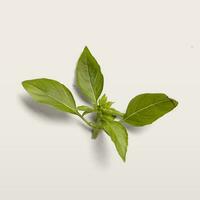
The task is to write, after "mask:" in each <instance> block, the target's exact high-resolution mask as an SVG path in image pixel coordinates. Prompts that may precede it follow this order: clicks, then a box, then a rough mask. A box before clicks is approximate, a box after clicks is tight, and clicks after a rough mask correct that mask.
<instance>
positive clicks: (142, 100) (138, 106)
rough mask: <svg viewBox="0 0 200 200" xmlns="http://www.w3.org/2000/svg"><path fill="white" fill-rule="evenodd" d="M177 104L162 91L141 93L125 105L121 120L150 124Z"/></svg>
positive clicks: (134, 123) (138, 124) (133, 123)
mask: <svg viewBox="0 0 200 200" xmlns="http://www.w3.org/2000/svg"><path fill="white" fill-rule="evenodd" d="M177 105H178V102H177V101H176V100H174V99H170V98H169V97H168V96H167V95H165V94H162V93H152V94H151V93H147V94H141V95H138V96H136V97H135V98H133V99H132V100H131V101H130V102H129V104H128V107H127V110H126V113H125V115H124V117H123V120H124V121H125V122H127V123H128V124H131V125H134V126H144V125H147V124H151V123H152V122H154V121H155V120H157V119H158V118H160V117H162V116H163V115H165V114H166V113H168V112H169V111H171V110H173V109H174V108H175V107H176V106H177Z"/></svg>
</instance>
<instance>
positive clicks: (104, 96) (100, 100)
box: [99, 94, 107, 106]
mask: <svg viewBox="0 0 200 200" xmlns="http://www.w3.org/2000/svg"><path fill="white" fill-rule="evenodd" d="M106 102H107V96H106V95H105V94H104V95H103V96H102V97H101V98H100V99H99V105H100V106H102V105H104V104H106Z"/></svg>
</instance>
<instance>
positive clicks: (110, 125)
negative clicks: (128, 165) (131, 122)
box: [103, 121, 128, 161]
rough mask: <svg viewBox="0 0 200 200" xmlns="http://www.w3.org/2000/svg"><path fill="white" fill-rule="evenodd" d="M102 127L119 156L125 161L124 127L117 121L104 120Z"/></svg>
mask: <svg viewBox="0 0 200 200" xmlns="http://www.w3.org/2000/svg"><path fill="white" fill-rule="evenodd" d="M103 128H104V130H105V132H106V133H107V134H108V135H109V136H110V137H111V139H112V141H113V142H114V144H115V147H116V149H117V152H118V153H119V155H120V157H121V158H122V159H123V161H125V160H126V152H127V146H128V134H127V131H126V128H125V127H124V126H123V125H122V124H121V123H119V122H117V121H104V123H103Z"/></svg>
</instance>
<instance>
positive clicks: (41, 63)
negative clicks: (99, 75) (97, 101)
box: [0, 0, 200, 200]
mask: <svg viewBox="0 0 200 200" xmlns="http://www.w3.org/2000/svg"><path fill="white" fill-rule="evenodd" d="M199 8H200V3H199V1H198V0H196V1H195V0H168V1H165V0H151V1H149V0H140V1H136V0H130V1H128V0H123V1H122V0H101V1H96V0H91V1H89V0H84V1H83V0H79V1H77V0H73V1H69V0H63V1H61V0H34V1H31V0H0V89H1V94H0V95H1V96H0V97H1V100H0V199H2V200H13V199H14V200H64V199H65V200H66V199H70V200H78V199H85V200H94V199H95V200H102V199H109V200H110V199H115V200H121V199H125V200H133V199H137V200H146V199H148V200H160V199H162V200H165V199H166V200H169V199H175V200H176V199H181V200H188V199H192V200H199V199H200V182H199V180H200V170H199V168H200V156H199V155H200V123H199V119H200V117H199V113H200V103H199V102H200V93H199V91H200V78H199V75H200V12H199ZM85 45H87V46H88V47H89V48H90V50H91V51H92V53H93V54H94V55H95V57H96V58H97V59H98V61H99V63H100V64H101V67H102V72H103V74H104V77H105V89H104V92H105V93H106V94H107V95H108V97H109V98H110V99H111V100H112V101H115V102H116V104H115V106H116V107H117V108H118V109H121V110H122V111H124V110H125V108H126V105H127V103H128V102H129V100H130V99H131V98H132V97H133V96H135V95H137V94H139V93H143V92H165V93H167V94H168V95H169V96H171V97H174V98H175V99H177V100H178V101H179V106H178V108H177V109H176V110H174V112H171V113H170V114H168V115H166V116H165V117H163V118H162V119H160V120H159V121H157V122H156V123H155V124H153V125H151V126H148V127H144V128H137V129H136V128H129V147H128V154H127V162H126V163H125V164H124V163H123V162H122V161H121V159H120V157H119V156H118V155H117V153H116V150H115V148H114V146H113V144H112V142H111V141H110V139H109V138H108V137H107V136H106V135H101V136H100V137H99V138H98V139H97V140H96V141H94V140H91V138H90V137H91V135H90V133H89V131H88V129H87V128H85V126H83V125H82V122H80V121H79V119H77V118H75V117H72V116H70V115H67V114H66V115H65V114H62V113H60V112H55V111H54V110H53V109H49V108H47V107H43V106H40V105H38V104H36V103H34V102H33V101H32V100H31V99H30V98H29V96H28V95H26V93H25V91H24V90H23V88H22V87H21V81H23V80H25V79H31V78H38V77H48V78H53V79H57V80H59V81H61V82H63V83H66V84H67V86H68V87H69V88H70V89H71V90H72V91H73V92H74V87H73V82H74V69H75V64H76V61H77V58H78V57H79V55H80V53H81V51H82V49H83V47H84V46H85ZM75 98H76V100H77V102H78V103H79V104H82V103H83V102H82V101H81V100H80V99H78V96H77V95H75Z"/></svg>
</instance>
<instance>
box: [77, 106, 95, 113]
mask: <svg viewBox="0 0 200 200" xmlns="http://www.w3.org/2000/svg"><path fill="white" fill-rule="evenodd" d="M77 109H78V110H81V111H87V112H92V111H94V109H93V108H91V107H89V106H78V107H77Z"/></svg>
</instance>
